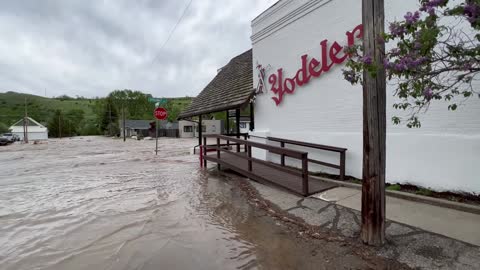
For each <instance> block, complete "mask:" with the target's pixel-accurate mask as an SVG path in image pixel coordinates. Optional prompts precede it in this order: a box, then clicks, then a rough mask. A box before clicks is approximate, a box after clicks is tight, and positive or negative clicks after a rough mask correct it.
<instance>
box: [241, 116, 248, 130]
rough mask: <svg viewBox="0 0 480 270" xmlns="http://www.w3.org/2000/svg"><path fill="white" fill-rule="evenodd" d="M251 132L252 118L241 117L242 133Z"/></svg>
mask: <svg viewBox="0 0 480 270" xmlns="http://www.w3.org/2000/svg"><path fill="white" fill-rule="evenodd" d="M249 131H250V116H240V133H248V132H249Z"/></svg>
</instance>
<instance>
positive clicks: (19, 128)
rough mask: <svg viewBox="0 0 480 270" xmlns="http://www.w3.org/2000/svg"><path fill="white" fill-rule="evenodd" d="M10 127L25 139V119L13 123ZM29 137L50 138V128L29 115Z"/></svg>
mask: <svg viewBox="0 0 480 270" xmlns="http://www.w3.org/2000/svg"><path fill="white" fill-rule="evenodd" d="M10 129H11V130H12V133H13V134H17V135H18V136H19V137H20V139H21V140H23V136H24V132H25V131H24V119H21V120H20V121H18V122H16V123H15V124H13V125H12V126H11V127H10ZM27 138H28V140H30V141H38V140H48V129H47V128H46V127H45V126H44V125H42V124H40V123H38V122H37V121H35V120H34V119H32V118H30V117H27Z"/></svg>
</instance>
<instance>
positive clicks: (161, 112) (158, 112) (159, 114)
mask: <svg viewBox="0 0 480 270" xmlns="http://www.w3.org/2000/svg"><path fill="white" fill-rule="evenodd" d="M153 116H155V118H157V119H158V120H165V119H167V116H168V113H167V110H165V108H162V107H159V108H156V109H155V111H153Z"/></svg>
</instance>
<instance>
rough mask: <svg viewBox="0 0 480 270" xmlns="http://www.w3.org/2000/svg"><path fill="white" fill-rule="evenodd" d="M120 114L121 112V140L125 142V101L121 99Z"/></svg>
mask: <svg viewBox="0 0 480 270" xmlns="http://www.w3.org/2000/svg"><path fill="white" fill-rule="evenodd" d="M122 114H123V141H124V142H125V140H126V137H125V136H126V135H125V129H126V128H125V101H123V106H122Z"/></svg>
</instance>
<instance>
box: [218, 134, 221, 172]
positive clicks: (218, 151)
mask: <svg viewBox="0 0 480 270" xmlns="http://www.w3.org/2000/svg"><path fill="white" fill-rule="evenodd" d="M217 159H218V161H217V169H218V170H220V169H221V168H220V138H217Z"/></svg>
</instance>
